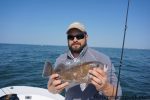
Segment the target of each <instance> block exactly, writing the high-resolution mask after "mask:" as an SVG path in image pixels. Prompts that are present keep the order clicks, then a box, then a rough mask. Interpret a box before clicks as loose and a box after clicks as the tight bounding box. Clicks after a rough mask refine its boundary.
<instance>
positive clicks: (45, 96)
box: [0, 86, 65, 100]
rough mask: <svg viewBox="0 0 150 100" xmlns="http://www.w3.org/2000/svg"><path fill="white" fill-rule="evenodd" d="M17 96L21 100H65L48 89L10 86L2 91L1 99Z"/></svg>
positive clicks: (0, 90)
mask: <svg viewBox="0 0 150 100" xmlns="http://www.w3.org/2000/svg"><path fill="white" fill-rule="evenodd" d="M6 94H17V96H18V97H19V100H64V99H65V98H64V97H63V96H62V95H60V94H52V93H50V92H49V91H48V90H47V89H43V88H38V87H29V86H10V87H5V88H2V89H0V97H2V96H4V95H6Z"/></svg>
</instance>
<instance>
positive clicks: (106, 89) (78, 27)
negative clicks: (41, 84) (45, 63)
mask: <svg viewBox="0 0 150 100" xmlns="http://www.w3.org/2000/svg"><path fill="white" fill-rule="evenodd" d="M66 33H67V41H68V47H69V51H68V52H67V53H65V54H62V55H60V56H59V57H58V58H57V59H56V62H55V66H57V65H58V64H60V63H62V62H63V63H72V62H88V61H100V62H102V63H104V64H107V66H108V70H107V71H106V72H105V71H104V70H102V69H100V68H94V69H91V70H89V74H90V78H91V83H90V84H88V86H86V87H85V89H84V90H82V88H83V87H84V86H83V85H82V84H79V85H74V86H72V87H68V85H69V83H68V82H64V83H63V82H62V81H61V79H59V78H58V77H59V75H58V74H52V75H51V76H50V79H49V82H48V90H49V91H50V92H52V93H60V92H61V91H62V90H64V89H66V94H65V99H66V100H72V99H81V100H87V99H88V100H91V99H94V100H95V99H104V98H107V97H108V99H112V97H114V96H115V95H116V86H117V78H116V75H115V73H114V72H115V69H114V66H113V64H112V63H111V61H110V59H109V57H108V56H106V55H104V54H103V53H100V52H98V51H96V50H94V49H92V48H89V47H88V45H87V39H88V34H87V32H86V30H85V27H84V25H83V24H81V23H79V22H74V23H72V24H71V25H70V26H69V27H68V30H67V32H66ZM121 94H122V91H121V87H120V85H119V88H118V94H117V95H118V96H121Z"/></svg>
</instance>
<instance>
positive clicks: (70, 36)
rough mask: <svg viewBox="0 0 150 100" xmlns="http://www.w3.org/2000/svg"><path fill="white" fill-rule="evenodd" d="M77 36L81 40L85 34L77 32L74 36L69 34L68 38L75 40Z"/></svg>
mask: <svg viewBox="0 0 150 100" xmlns="http://www.w3.org/2000/svg"><path fill="white" fill-rule="evenodd" d="M75 37H76V39H77V40H80V39H83V38H84V37H85V35H84V34H83V33H81V34H77V35H75V36H73V35H68V36H67V38H68V40H74V38H75Z"/></svg>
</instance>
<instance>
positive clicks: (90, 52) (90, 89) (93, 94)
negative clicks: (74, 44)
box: [55, 46, 122, 100]
mask: <svg viewBox="0 0 150 100" xmlns="http://www.w3.org/2000/svg"><path fill="white" fill-rule="evenodd" d="M89 61H99V62H102V63H103V64H106V65H107V66H108V70H107V77H108V82H109V83H110V84H112V85H113V86H117V77H116V75H115V68H114V66H113V64H112V63H111V60H110V58H109V57H108V56H106V55H104V54H103V53H101V52H98V51H96V50H94V49H92V48H89V47H87V46H86V47H84V49H83V50H82V52H81V53H80V55H79V56H78V57H77V58H74V57H73V56H72V54H71V52H70V51H68V52H67V53H65V54H62V55H60V56H59V57H58V58H57V59H56V62H55V66H57V65H58V64H60V63H65V64H69V63H72V62H82V63H83V62H89ZM82 88H83V86H82V84H81V85H73V86H72V87H67V88H66V94H65V99H66V100H74V99H75V100H76V99H77V100H95V99H106V98H107V97H105V95H104V94H103V93H102V91H97V90H96V88H95V86H94V85H93V84H88V86H86V88H85V89H84V90H82ZM117 95H118V96H121V95H122V90H121V87H120V85H119V87H118V94H117Z"/></svg>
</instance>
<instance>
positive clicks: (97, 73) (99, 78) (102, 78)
mask: <svg viewBox="0 0 150 100" xmlns="http://www.w3.org/2000/svg"><path fill="white" fill-rule="evenodd" d="M89 73H90V74H91V77H90V78H91V83H92V84H93V85H94V86H95V87H96V89H97V90H98V91H100V90H101V91H103V87H105V86H106V85H107V74H106V72H104V71H103V70H102V69H101V68H93V70H89Z"/></svg>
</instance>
